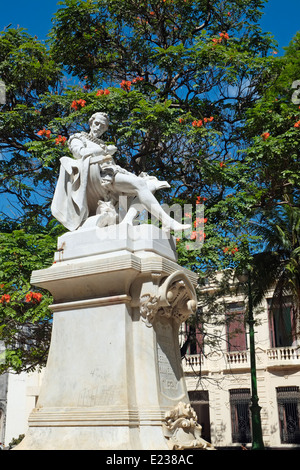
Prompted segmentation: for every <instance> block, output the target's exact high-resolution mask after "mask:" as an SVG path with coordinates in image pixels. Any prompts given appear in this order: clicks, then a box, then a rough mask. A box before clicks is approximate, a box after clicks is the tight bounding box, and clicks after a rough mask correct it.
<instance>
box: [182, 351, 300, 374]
mask: <svg viewBox="0 0 300 470" xmlns="http://www.w3.org/2000/svg"><path fill="white" fill-rule="evenodd" d="M259 356H260V357H259V364H260V366H265V367H280V366H289V367H294V366H297V367H300V347H281V348H272V349H267V350H266V351H264V352H263V351H260V353H259ZM219 357H220V358H219V360H217V361H216V359H215V358H214V360H213V361H212V360H211V359H210V355H209V354H208V356H207V357H204V356H203V355H199V354H193V355H187V356H185V358H184V359H183V363H182V365H183V369H184V371H186V372H199V371H200V370H202V371H204V370H205V371H209V370H212V369H215V368H216V366H217V363H218V366H217V368H218V369H219V370H222V369H223V370H225V369H248V370H249V367H250V355H249V350H247V351H231V352H224V353H223V355H222V354H220V356H219Z"/></svg>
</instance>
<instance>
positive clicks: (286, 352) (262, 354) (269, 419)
mask: <svg viewBox="0 0 300 470" xmlns="http://www.w3.org/2000/svg"><path fill="white" fill-rule="evenodd" d="M271 298H272V292H270V294H269V295H268V296H267V297H266V298H265V299H264V301H263V302H262V304H261V306H260V307H259V309H258V311H257V313H256V315H255V319H256V323H255V353H256V354H255V355H256V375H257V388H258V397H259V406H260V407H261V411H260V413H261V422H262V432H263V441H264V445H265V447H266V448H276V449H283V448H284V449H294V448H300V342H299V341H298V337H297V332H298V333H299V328H297V325H296V315H295V312H294V311H293V308H292V305H290V304H289V299H286V303H285V308H284V309H283V311H281V312H278V311H276V310H274V309H273V310H271V307H270V306H271ZM227 300H228V302H227V306H228V308H227V310H226V313H225V315H226V316H228V320H229V321H227V322H225V323H224V324H223V325H220V326H219V327H218V326H217V327H216V326H214V327H213V331H210V332H209V329H210V327H209V325H208V326H204V330H205V331H206V333H207V334H209V333H211V334H213V335H214V336H215V337H218V338H222V344H223V347H222V348H219V349H216V348H210V347H209V346H206V344H205V340H204V341H203V340H202V338H201V334H202V332H201V334H200V333H199V334H198V335H197V331H196V332H195V333H196V334H195V335H194V342H193V343H192V344H191V345H190V347H189V348H188V350H187V351H186V354H185V356H184V358H183V367H184V371H185V376H186V384H187V388H188V391H189V395H190V400H191V402H192V405H193V407H194V409H195V410H196V412H197V414H198V421H199V423H200V424H202V427H203V436H204V437H205V439H208V440H209V441H210V442H212V443H213V444H214V445H215V446H216V447H218V448H232V447H236V448H240V447H241V446H242V445H243V446H246V447H247V446H249V447H251V410H250V406H251V375H250V351H249V340H248V337H249V335H248V326H247V323H246V322H245V306H244V298H242V297H240V298H239V297H234V298H233V297H232V298H228V299H227ZM220 323H222V322H220ZM197 336H198V338H197Z"/></svg>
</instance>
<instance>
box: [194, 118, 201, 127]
mask: <svg viewBox="0 0 300 470" xmlns="http://www.w3.org/2000/svg"><path fill="white" fill-rule="evenodd" d="M192 126H193V127H202V126H203V121H202V120H201V119H199V120H198V121H193V122H192Z"/></svg>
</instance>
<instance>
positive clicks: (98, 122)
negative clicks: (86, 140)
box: [89, 112, 109, 137]
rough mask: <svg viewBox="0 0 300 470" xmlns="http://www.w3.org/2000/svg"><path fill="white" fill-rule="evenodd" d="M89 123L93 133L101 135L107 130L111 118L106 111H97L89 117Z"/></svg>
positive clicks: (96, 135) (97, 135)
mask: <svg viewBox="0 0 300 470" xmlns="http://www.w3.org/2000/svg"><path fill="white" fill-rule="evenodd" d="M89 125H90V129H91V133H92V134H93V135H95V137H100V136H101V135H102V134H104V132H106V131H107V129H108V126H109V118H108V115H107V114H106V113H100V112H99V113H95V114H93V115H92V116H91V118H90V119H89Z"/></svg>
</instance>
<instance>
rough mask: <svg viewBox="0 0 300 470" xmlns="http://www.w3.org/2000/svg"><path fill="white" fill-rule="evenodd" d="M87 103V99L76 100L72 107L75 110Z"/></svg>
mask: <svg viewBox="0 0 300 470" xmlns="http://www.w3.org/2000/svg"><path fill="white" fill-rule="evenodd" d="M85 105H86V101H85V100H82V99H81V100H77V101H76V100H74V101H73V102H72V104H71V108H73V109H75V111H77V110H78V107H79V106H81V107H82V108H84V106H85Z"/></svg>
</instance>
